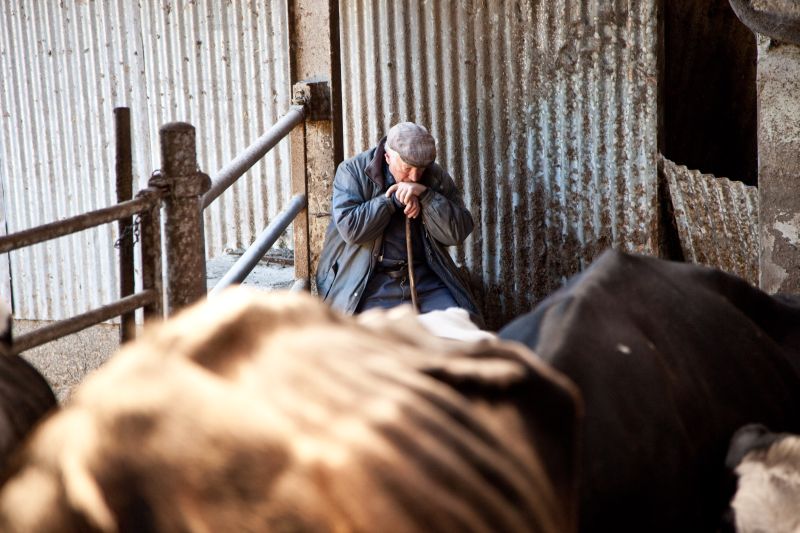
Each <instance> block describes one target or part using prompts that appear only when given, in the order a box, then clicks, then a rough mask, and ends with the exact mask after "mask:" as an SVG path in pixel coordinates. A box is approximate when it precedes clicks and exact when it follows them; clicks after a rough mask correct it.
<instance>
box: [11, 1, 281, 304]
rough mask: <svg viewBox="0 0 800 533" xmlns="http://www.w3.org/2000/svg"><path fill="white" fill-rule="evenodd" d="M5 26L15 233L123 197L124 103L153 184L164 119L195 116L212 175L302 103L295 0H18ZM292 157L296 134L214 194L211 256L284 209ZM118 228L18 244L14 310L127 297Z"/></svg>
mask: <svg viewBox="0 0 800 533" xmlns="http://www.w3.org/2000/svg"><path fill="white" fill-rule="evenodd" d="M0 27H2V28H3V30H2V32H0V79H2V80H3V82H2V84H0V91H1V92H0V106H1V107H0V109H2V112H1V113H0V179H2V183H3V185H4V192H5V197H4V201H3V209H4V212H5V213H4V214H5V218H6V220H7V225H8V231H9V232H14V231H18V230H21V229H25V228H28V227H32V226H36V225H38V224H42V223H45V222H50V221H53V220H56V219H59V218H63V217H68V216H72V215H76V214H79V213H82V212H85V211H88V210H91V209H96V208H100V207H105V206H107V205H111V204H112V203H114V200H115V192H114V191H115V189H114V138H113V131H114V127H113V108H114V107H115V106H128V107H130V108H131V114H132V123H133V139H134V141H133V142H134V175H135V176H136V178H137V179H138V180H139V186H140V187H141V186H144V185H145V184H146V181H147V178H148V177H149V175H150V173H151V172H152V170H153V169H155V168H157V167H158V166H159V164H160V162H159V150H158V128H159V126H160V125H162V124H164V123H166V122H170V121H174V120H182V121H186V122H190V123H192V124H194V125H195V127H196V128H197V131H198V159H199V161H200V165H201V168H202V169H203V170H204V171H205V172H207V173H209V174H210V175H212V176H213V175H214V174H215V173H216V171H217V170H218V169H220V168H221V167H222V166H223V165H224V164H225V163H226V162H227V161H229V160H230V159H232V158H233V156H234V155H235V154H236V153H237V152H238V151H240V150H241V149H243V148H245V147H246V146H247V145H249V144H250V143H251V142H252V141H253V140H255V139H256V138H257V137H258V136H259V135H260V134H261V133H263V132H264V131H265V130H266V129H267V128H268V127H269V126H270V125H271V124H272V123H273V122H275V120H276V119H277V118H278V117H279V116H280V115H282V114H283V113H284V112H285V111H286V109H287V108H288V106H289V100H290V92H289V87H288V82H287V81H286V80H287V79H288V54H287V50H286V47H287V38H286V5H285V2H283V1H271V0H260V1H255V0H253V1H241V2H230V1H224V0H186V1H171V2H101V1H96V0H88V1H86V0H84V1H76V2H47V1H40V0H37V1H33V2H27V1H22V0H14V1H8V2H3V3H2V6H1V7H0ZM288 162H289V157H288V142H286V143H282V144H281V145H280V146H279V147H278V148H276V150H274V151H273V152H272V153H270V154H269V155H268V156H267V157H266V158H265V159H264V161H263V162H262V163H260V164H259V165H257V166H256V167H254V169H253V170H251V171H250V173H249V175H248V177H246V178H243V179H242V180H241V181H240V183H239V184H237V185H236V186H235V188H234V189H233V190H232V191H228V192H226V193H225V195H224V196H223V197H222V198H221V199H220V200H218V201H217V202H216V203H215V204H214V205H212V207H211V208H210V209H209V210H208V211H207V215H206V238H207V249H208V253H209V256H215V255H219V254H220V253H222V252H223V250H224V249H226V248H240V247H243V246H247V245H248V244H249V243H250V242H251V241H252V240H253V238H254V237H255V235H256V234H257V233H258V232H259V231H261V229H263V227H264V226H265V225H266V222H267V220H268V219H269V218H270V217H271V216H273V215H275V214H276V213H278V212H279V211H280V209H281V207H282V203H283V202H284V201H285V200H286V199H288V196H289V187H290V185H289V183H290V181H289V166H288ZM2 218H3V217H0V220H2ZM115 239H116V228H115V227H114V226H113V225H107V226H104V227H103V228H100V229H98V230H94V231H87V232H83V233H81V234H79V235H76V236H74V237H70V238H62V239H59V240H58V241H55V242H53V243H50V244H46V245H39V246H34V247H32V248H28V249H26V250H22V251H18V252H14V253H12V254H11V276H12V279H13V291H14V295H13V296H14V304H15V316H16V317H17V318H30V319H58V318H63V317H66V316H69V315H72V314H75V313H78V312H81V311H84V310H86V309H88V308H89V307H92V306H96V305H98V304H102V303H106V302H108V301H110V300H112V299H114V298H115V297H116V294H117V281H116V278H117V273H116V265H115V262H116V259H115V250H114V248H113V243H114V240H115ZM282 244H283V245H289V244H290V241H284V242H282ZM0 274H2V270H1V269H0ZM0 286H2V284H1V283H0Z"/></svg>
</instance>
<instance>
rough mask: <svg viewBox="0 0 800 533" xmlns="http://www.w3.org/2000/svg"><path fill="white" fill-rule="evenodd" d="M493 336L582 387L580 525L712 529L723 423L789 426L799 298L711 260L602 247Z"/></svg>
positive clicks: (794, 417)
mask: <svg viewBox="0 0 800 533" xmlns="http://www.w3.org/2000/svg"><path fill="white" fill-rule="evenodd" d="M499 334H500V336H501V337H502V338H506V339H514V340H519V341H521V342H524V343H525V344H526V345H527V346H528V347H530V348H531V349H533V350H534V351H535V352H536V353H537V354H538V355H539V356H540V357H542V358H543V359H544V360H545V361H546V362H548V363H550V364H551V365H552V366H553V367H554V368H556V369H557V370H559V371H561V372H563V373H564V374H566V375H567V376H568V377H569V378H571V379H572V380H573V381H574V382H575V384H576V385H578V387H579V389H580V390H581V393H582V395H583V398H584V402H585V407H586V415H585V420H584V438H583V440H582V442H581V462H580V464H581V468H580V470H579V471H580V481H579V482H580V498H579V502H580V503H579V508H580V517H579V522H580V530H581V531H587V532H588V531H598V532H606V531H616V532H622V531H631V532H633V531H635V532H640V531H648V532H659V531H663V532H675V531H709V532H713V531H715V530H716V528H717V526H718V524H719V520H720V516H721V515H722V514H723V512H724V509H725V508H726V507H727V505H728V501H729V499H730V496H731V490H732V487H729V486H727V484H726V481H725V480H726V476H725V467H724V461H725V455H726V451H727V448H728V443H729V440H730V438H731V436H732V435H733V432H734V431H735V430H736V429H738V428H739V427H741V426H742V425H744V424H747V423H750V422H761V423H764V424H766V425H768V426H770V427H772V428H778V429H779V430H780V431H792V430H795V431H796V430H798V429H800V306H799V305H798V304H797V302H796V301H793V300H792V299H789V298H775V297H771V296H769V295H767V294H765V293H763V292H761V291H760V290H758V289H756V288H754V287H752V286H750V285H749V284H748V283H747V282H745V281H744V280H741V279H739V278H736V277H734V276H731V275H728V274H725V273H723V272H720V271H717V270H713V269H709V268H705V267H699V266H695V265H689V264H684V263H674V262H669V261H662V260H659V259H655V258H651V257H643V256H635V255H630V254H625V253H622V252H617V251H608V252H606V253H604V254H603V255H602V256H601V257H599V258H598V259H597V260H596V261H595V262H594V263H593V264H592V265H591V266H590V267H589V268H588V269H587V270H586V271H584V272H583V273H582V274H580V275H579V276H577V277H575V278H574V279H572V280H571V281H570V282H569V284H568V285H567V286H565V287H564V288H563V289H561V290H559V291H557V292H556V293H554V294H553V295H551V296H550V297H548V298H547V299H546V300H545V301H544V302H542V303H541V304H540V305H539V306H537V307H536V309H534V311H532V312H531V313H529V314H527V315H525V316H523V317H520V318H518V319H517V320H515V321H514V322H512V323H511V324H509V325H508V326H507V327H505V328H503V329H502V330H501V331H500V332H499Z"/></svg>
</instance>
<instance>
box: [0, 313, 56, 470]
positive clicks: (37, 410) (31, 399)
mask: <svg viewBox="0 0 800 533" xmlns="http://www.w3.org/2000/svg"><path fill="white" fill-rule="evenodd" d="M10 347H11V314H10V313H9V312H8V310H7V308H6V307H5V306H4V305H3V304H2V303H0V483H2V479H3V476H4V475H5V473H6V470H7V468H8V464H9V462H10V460H11V459H12V457H13V454H14V452H15V451H16V450H17V448H18V446H19V445H20V444H21V443H22V442H23V441H24V440H25V438H26V437H27V436H28V434H29V433H30V432H31V430H32V429H33V428H34V426H35V425H36V424H37V423H38V422H39V421H40V420H41V419H42V418H43V417H44V416H45V415H46V414H47V413H48V412H49V411H50V410H51V409H53V408H54V407H55V406H56V398H55V395H54V394H53V391H52V389H51V388H50V385H48V384H47V381H45V379H44V378H43V377H42V375H41V374H39V372H37V371H36V369H35V368H33V367H32V366H31V365H30V364H28V362H27V361H25V360H24V359H23V358H21V357H19V356H17V355H10V354H9V348H10Z"/></svg>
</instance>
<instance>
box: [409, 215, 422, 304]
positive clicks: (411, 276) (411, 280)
mask: <svg viewBox="0 0 800 533" xmlns="http://www.w3.org/2000/svg"><path fill="white" fill-rule="evenodd" d="M406 255H407V256H408V259H407V260H408V283H409V287H410V288H411V305H412V306H414V311H416V312H417V313H419V304H417V281H416V280H415V279H414V250H413V249H412V246H411V219H410V218H408V217H406Z"/></svg>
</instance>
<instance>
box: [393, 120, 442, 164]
mask: <svg viewBox="0 0 800 533" xmlns="http://www.w3.org/2000/svg"><path fill="white" fill-rule="evenodd" d="M386 146H388V147H389V148H391V149H392V150H394V151H395V152H397V153H398V154H400V157H401V158H402V159H403V161H405V162H406V163H408V164H409V165H411V166H412V167H427V166H428V165H430V164H431V163H433V161H434V160H435V159H436V141H435V140H434V138H433V136H432V135H431V134H430V133H428V130H426V129H425V128H424V127H422V126H420V125H419V124H414V123H413V122H401V123H399V124H395V125H394V126H392V128H391V129H390V130H389V134H388V136H387V137H386Z"/></svg>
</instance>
